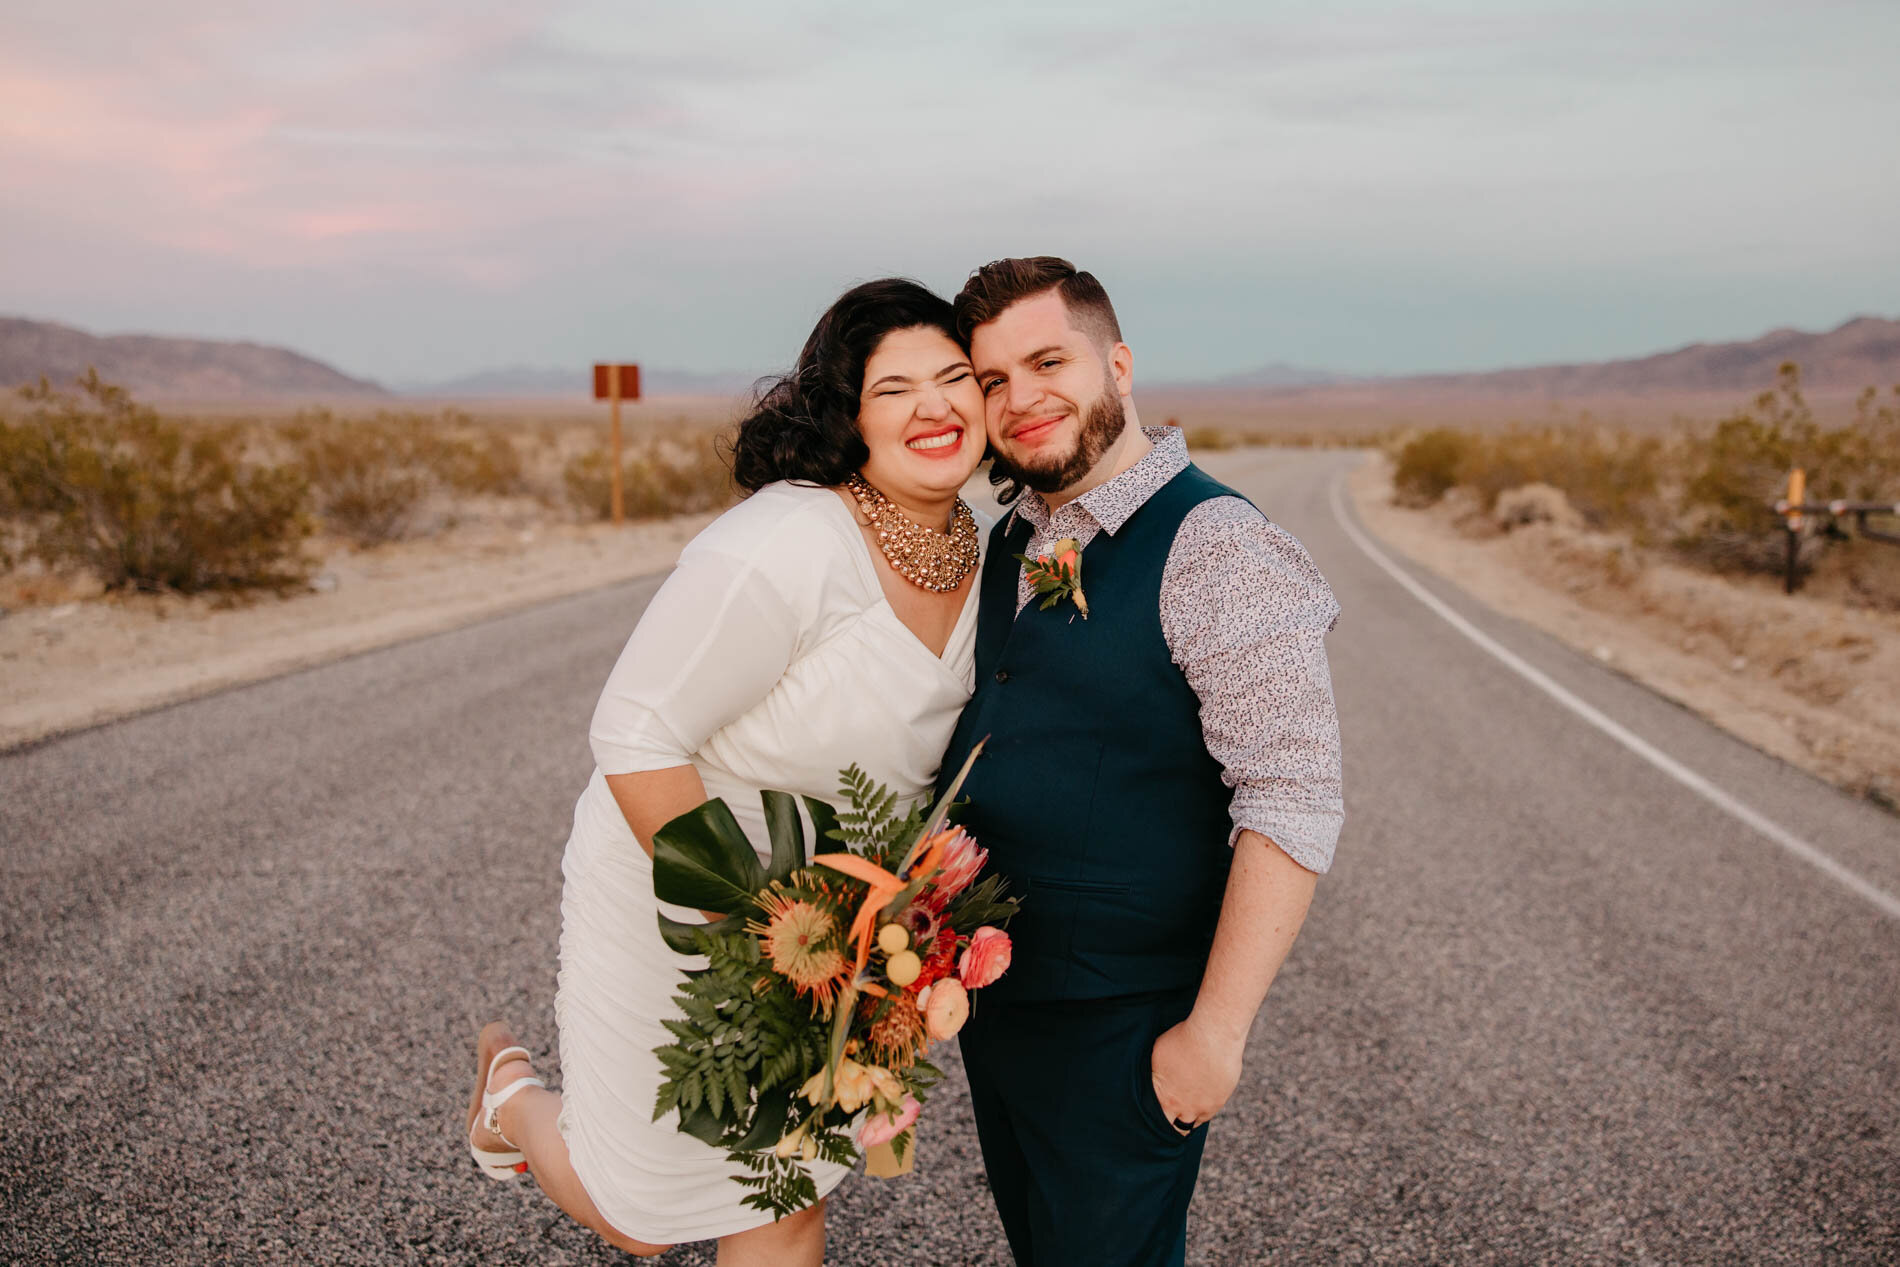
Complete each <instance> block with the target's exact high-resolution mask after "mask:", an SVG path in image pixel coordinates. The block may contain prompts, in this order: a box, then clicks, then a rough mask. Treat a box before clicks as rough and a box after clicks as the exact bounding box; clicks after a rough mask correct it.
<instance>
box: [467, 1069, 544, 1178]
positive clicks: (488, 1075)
mask: <svg viewBox="0 0 1900 1267" xmlns="http://www.w3.org/2000/svg"><path fill="white" fill-rule="evenodd" d="M517 1057H519V1058H520V1059H521V1060H523V1061H526V1060H528V1059H529V1058H530V1057H529V1054H528V1049H527V1048H526V1047H504V1048H502V1049H501V1050H500V1051H498V1052H496V1053H495V1055H494V1058H493V1059H492V1060H490V1061H489V1062H488V1068H487V1069H486V1070H485V1071H484V1072H483V1073H482V1111H481V1114H480V1115H479V1116H478V1117H476V1119H475V1123H474V1125H473V1126H470V1127H469V1131H468V1155H469V1156H471V1157H473V1158H474V1159H475V1164H476V1165H477V1166H480V1167H481V1168H482V1173H483V1174H485V1175H487V1176H488V1177H489V1178H490V1179H495V1180H508V1179H513V1178H514V1177H515V1176H516V1175H519V1174H525V1173H527V1169H528V1160H527V1158H525V1157H523V1156H522V1155H521V1152H520V1150H519V1149H516V1148H515V1146H514V1141H513V1140H511V1139H509V1138H508V1137H507V1136H506V1135H503V1134H502V1133H501V1113H500V1109H501V1106H502V1105H504V1104H506V1103H507V1102H508V1099H509V1097H511V1096H513V1095H515V1094H516V1093H518V1092H520V1091H521V1090H523V1089H524V1088H527V1087H546V1086H547V1085H548V1084H547V1083H545V1082H543V1081H541V1079H539V1078H537V1077H535V1076H534V1075H532V1074H530V1075H528V1076H527V1077H525V1078H516V1079H515V1080H514V1081H513V1082H511V1083H509V1084H508V1085H507V1086H505V1087H503V1088H502V1089H501V1090H499V1091H497V1092H495V1093H494V1094H493V1095H490V1094H489V1092H488V1084H489V1082H490V1081H491V1080H492V1079H493V1078H494V1076H495V1070H496V1069H498V1068H500V1067H501V1065H502V1064H503V1063H504V1062H506V1061H509V1060H513V1059H515V1058H517ZM477 1126H479V1127H483V1128H485V1129H487V1130H489V1131H491V1132H493V1133H494V1134H495V1135H496V1136H497V1137H499V1138H500V1140H501V1142H502V1143H504V1144H506V1145H508V1147H509V1150H510V1151H508V1152H501V1151H499V1150H495V1151H491V1150H489V1149H486V1148H477V1147H475V1128H476V1127H477Z"/></svg>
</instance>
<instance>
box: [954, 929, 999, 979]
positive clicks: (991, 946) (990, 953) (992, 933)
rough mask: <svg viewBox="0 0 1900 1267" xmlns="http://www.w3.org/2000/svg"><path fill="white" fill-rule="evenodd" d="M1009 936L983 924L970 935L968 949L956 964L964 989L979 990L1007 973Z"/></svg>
mask: <svg viewBox="0 0 1900 1267" xmlns="http://www.w3.org/2000/svg"><path fill="white" fill-rule="evenodd" d="M1009 956H1010V942H1009V934H1008V933H1006V932H1004V931H1003V930H1002V929H1000V928H992V927H991V926H990V925H988V924H985V925H983V927H981V928H979V929H977V930H976V931H975V932H974V933H971V934H970V946H969V949H967V950H965V951H964V952H963V958H962V959H960V960H959V961H958V962H957V976H958V977H960V978H961V979H962V981H963V984H964V987H965V988H966V989H970V990H981V989H982V988H983V987H984V986H986V985H989V984H991V983H992V982H994V981H995V980H996V979H997V978H998V977H1000V976H1002V975H1003V974H1004V973H1005V972H1008V971H1009Z"/></svg>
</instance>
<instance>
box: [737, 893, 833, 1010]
mask: <svg viewBox="0 0 1900 1267" xmlns="http://www.w3.org/2000/svg"><path fill="white" fill-rule="evenodd" d="M759 909H760V910H762V911H763V912H764V913H765V923H763V924H759V923H756V922H754V923H751V924H748V925H747V927H748V928H750V929H751V931H753V932H755V933H757V934H758V935H759V941H760V945H761V948H762V949H763V950H764V951H765V957H766V959H767V960H769V961H770V962H771V964H772V970H773V971H774V972H776V973H778V974H779V975H780V976H781V977H784V978H785V979H786V980H787V981H789V982H791V983H792V986H793V988H794V989H796V990H797V991H798V992H799V993H800V994H809V995H811V996H812V1001H813V1003H814V1004H815V1005H816V1006H817V1007H818V1008H819V1009H820V1010H821V1011H822V1012H824V1014H825V1015H827V1016H829V1015H830V1014H831V1005H832V1003H833V1001H834V1000H835V999H836V998H837V995H838V989H839V986H840V985H841V984H842V980H843V977H844V973H845V969H846V968H847V967H849V964H848V963H847V962H846V960H845V957H844V952H843V950H841V949H840V948H839V939H838V932H839V930H838V921H837V920H836V919H835V918H833V917H832V914H831V912H830V911H828V910H826V909H825V908H824V907H823V906H820V905H819V904H818V903H816V902H814V901H811V900H810V899H809V898H807V897H805V896H803V895H801V894H798V893H796V892H786V891H784V890H782V889H778V888H776V887H775V888H773V889H772V890H770V891H768V892H766V893H762V894H760V895H759Z"/></svg>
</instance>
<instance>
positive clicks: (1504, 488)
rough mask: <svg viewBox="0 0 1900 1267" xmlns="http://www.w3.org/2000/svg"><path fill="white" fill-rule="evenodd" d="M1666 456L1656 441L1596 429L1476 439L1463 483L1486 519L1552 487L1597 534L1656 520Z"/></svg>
mask: <svg viewBox="0 0 1900 1267" xmlns="http://www.w3.org/2000/svg"><path fill="white" fill-rule="evenodd" d="M1662 452H1663V444H1662V441H1661V440H1660V439H1658V438H1656V437H1654V436H1638V435H1631V434H1628V433H1626V432H1616V431H1608V430H1605V429H1603V428H1600V427H1591V426H1572V427H1540V428H1534V429H1530V428H1517V427H1514V428H1511V429H1510V430H1508V431H1505V432H1501V433H1499V434H1497V435H1489V436H1482V437H1477V436H1473V437H1469V438H1468V439H1467V442H1466V446H1465V450H1464V454H1463V457H1462V459H1461V461H1460V462H1459V464H1458V467H1457V477H1458V483H1460V484H1462V485H1464V486H1465V487H1467V488H1469V489H1471V491H1472V492H1473V493H1475V494H1476V495H1477V498H1478V504H1479V505H1480V506H1481V507H1482V508H1483V509H1484V510H1485V512H1486V513H1490V512H1491V511H1492V510H1494V509H1495V508H1496V506H1497V503H1498V498H1499V497H1500V496H1501V495H1502V494H1504V493H1506V492H1508V491H1509V490H1511V489H1514V488H1522V487H1524V486H1525V485H1527V484H1545V485H1548V486H1550V487H1551V488H1555V489H1558V490H1560V491H1561V492H1562V493H1563V494H1564V497H1565V498H1566V499H1567V500H1568V502H1569V503H1570V505H1571V506H1572V507H1574V508H1575V509H1576V511H1577V513H1578V514H1580V515H1581V516H1583V519H1584V522H1585V523H1587V524H1589V525H1590V526H1592V527H1596V528H1603V527H1610V526H1620V527H1640V526H1642V525H1643V524H1644V523H1646V522H1647V521H1648V519H1649V518H1650V517H1651V516H1652V514H1653V513H1654V509H1655V507H1654V499H1655V496H1656V492H1657V488H1658V484H1659V480H1660V476H1661V468H1660V463H1661V459H1662Z"/></svg>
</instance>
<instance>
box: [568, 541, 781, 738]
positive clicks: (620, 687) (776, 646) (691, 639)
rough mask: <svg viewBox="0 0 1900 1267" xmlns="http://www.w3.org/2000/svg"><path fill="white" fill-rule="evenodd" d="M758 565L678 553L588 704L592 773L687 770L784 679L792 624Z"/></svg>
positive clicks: (693, 551)
mask: <svg viewBox="0 0 1900 1267" xmlns="http://www.w3.org/2000/svg"><path fill="white" fill-rule="evenodd" d="M763 562H764V561H763V560H759V559H748V558H740V557H735V556H734V555H732V554H729V553H726V552H723V551H720V550H716V549H709V548H706V547H704V546H703V545H701V544H699V543H695V545H693V546H689V547H688V548H687V550H686V552H685V553H684V554H682V555H681V556H680V561H679V566H678V567H677V568H676V569H675V570H674V572H673V574H672V575H671V576H669V577H667V579H666V582H665V584H663V585H661V586H660V589H659V592H658V593H656V594H655V595H654V596H653V601H652V602H651V603H649V604H648V605H647V609H646V612H645V614H643V615H642V616H641V617H640V622H639V624H638V625H636V626H635V627H634V631H633V635H632V637H630V638H628V639H627V645H626V647H625V648H624V649H623V650H622V651H621V653H620V659H619V661H618V662H617V663H615V665H614V670H613V673H612V674H611V675H609V676H608V678H607V686H606V688H605V689H604V690H602V691H601V693H600V702H599V703H598V704H597V705H596V706H595V708H594V720H593V723H592V725H591V726H589V727H588V742H589V744H590V745H591V746H592V748H593V751H594V761H595V763H596V764H597V765H598V766H599V767H600V771H601V773H602V774H631V773H634V772H636V771H642V770H664V769H667V768H669V767H673V766H682V765H688V764H690V762H691V756H692V754H693V753H695V752H697V751H698V750H699V749H700V747H701V746H702V745H703V744H704V743H705V742H706V740H707V739H708V738H709V737H710V736H712V735H713V734H714V733H716V732H717V731H718V730H720V729H721V728H722V727H724V726H726V725H727V724H729V723H731V722H732V721H734V720H735V719H737V718H738V717H739V716H740V715H741V714H742V713H744V712H746V711H747V710H748V709H750V708H751V707H752V706H753V705H755V704H757V703H758V702H759V701H760V700H762V699H764V698H765V696H766V694H767V692H769V691H770V690H771V689H772V687H773V686H774V684H776V683H777V682H778V680H779V679H780V678H781V677H783V676H784V674H785V669H786V666H787V665H789V664H790V663H791V662H792V659H793V656H794V655H795V653H796V651H797V648H798V640H799V630H800V618H799V614H798V612H797V610H796V607H795V604H794V603H793V601H792V600H791V599H790V598H789V597H788V595H787V594H786V593H785V592H784V590H783V589H782V588H781V585H780V583H779V582H778V581H777V580H776V579H775V578H774V577H773V575H772V574H771V572H770V571H769V570H768V568H767V567H765V566H762V564H763Z"/></svg>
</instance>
